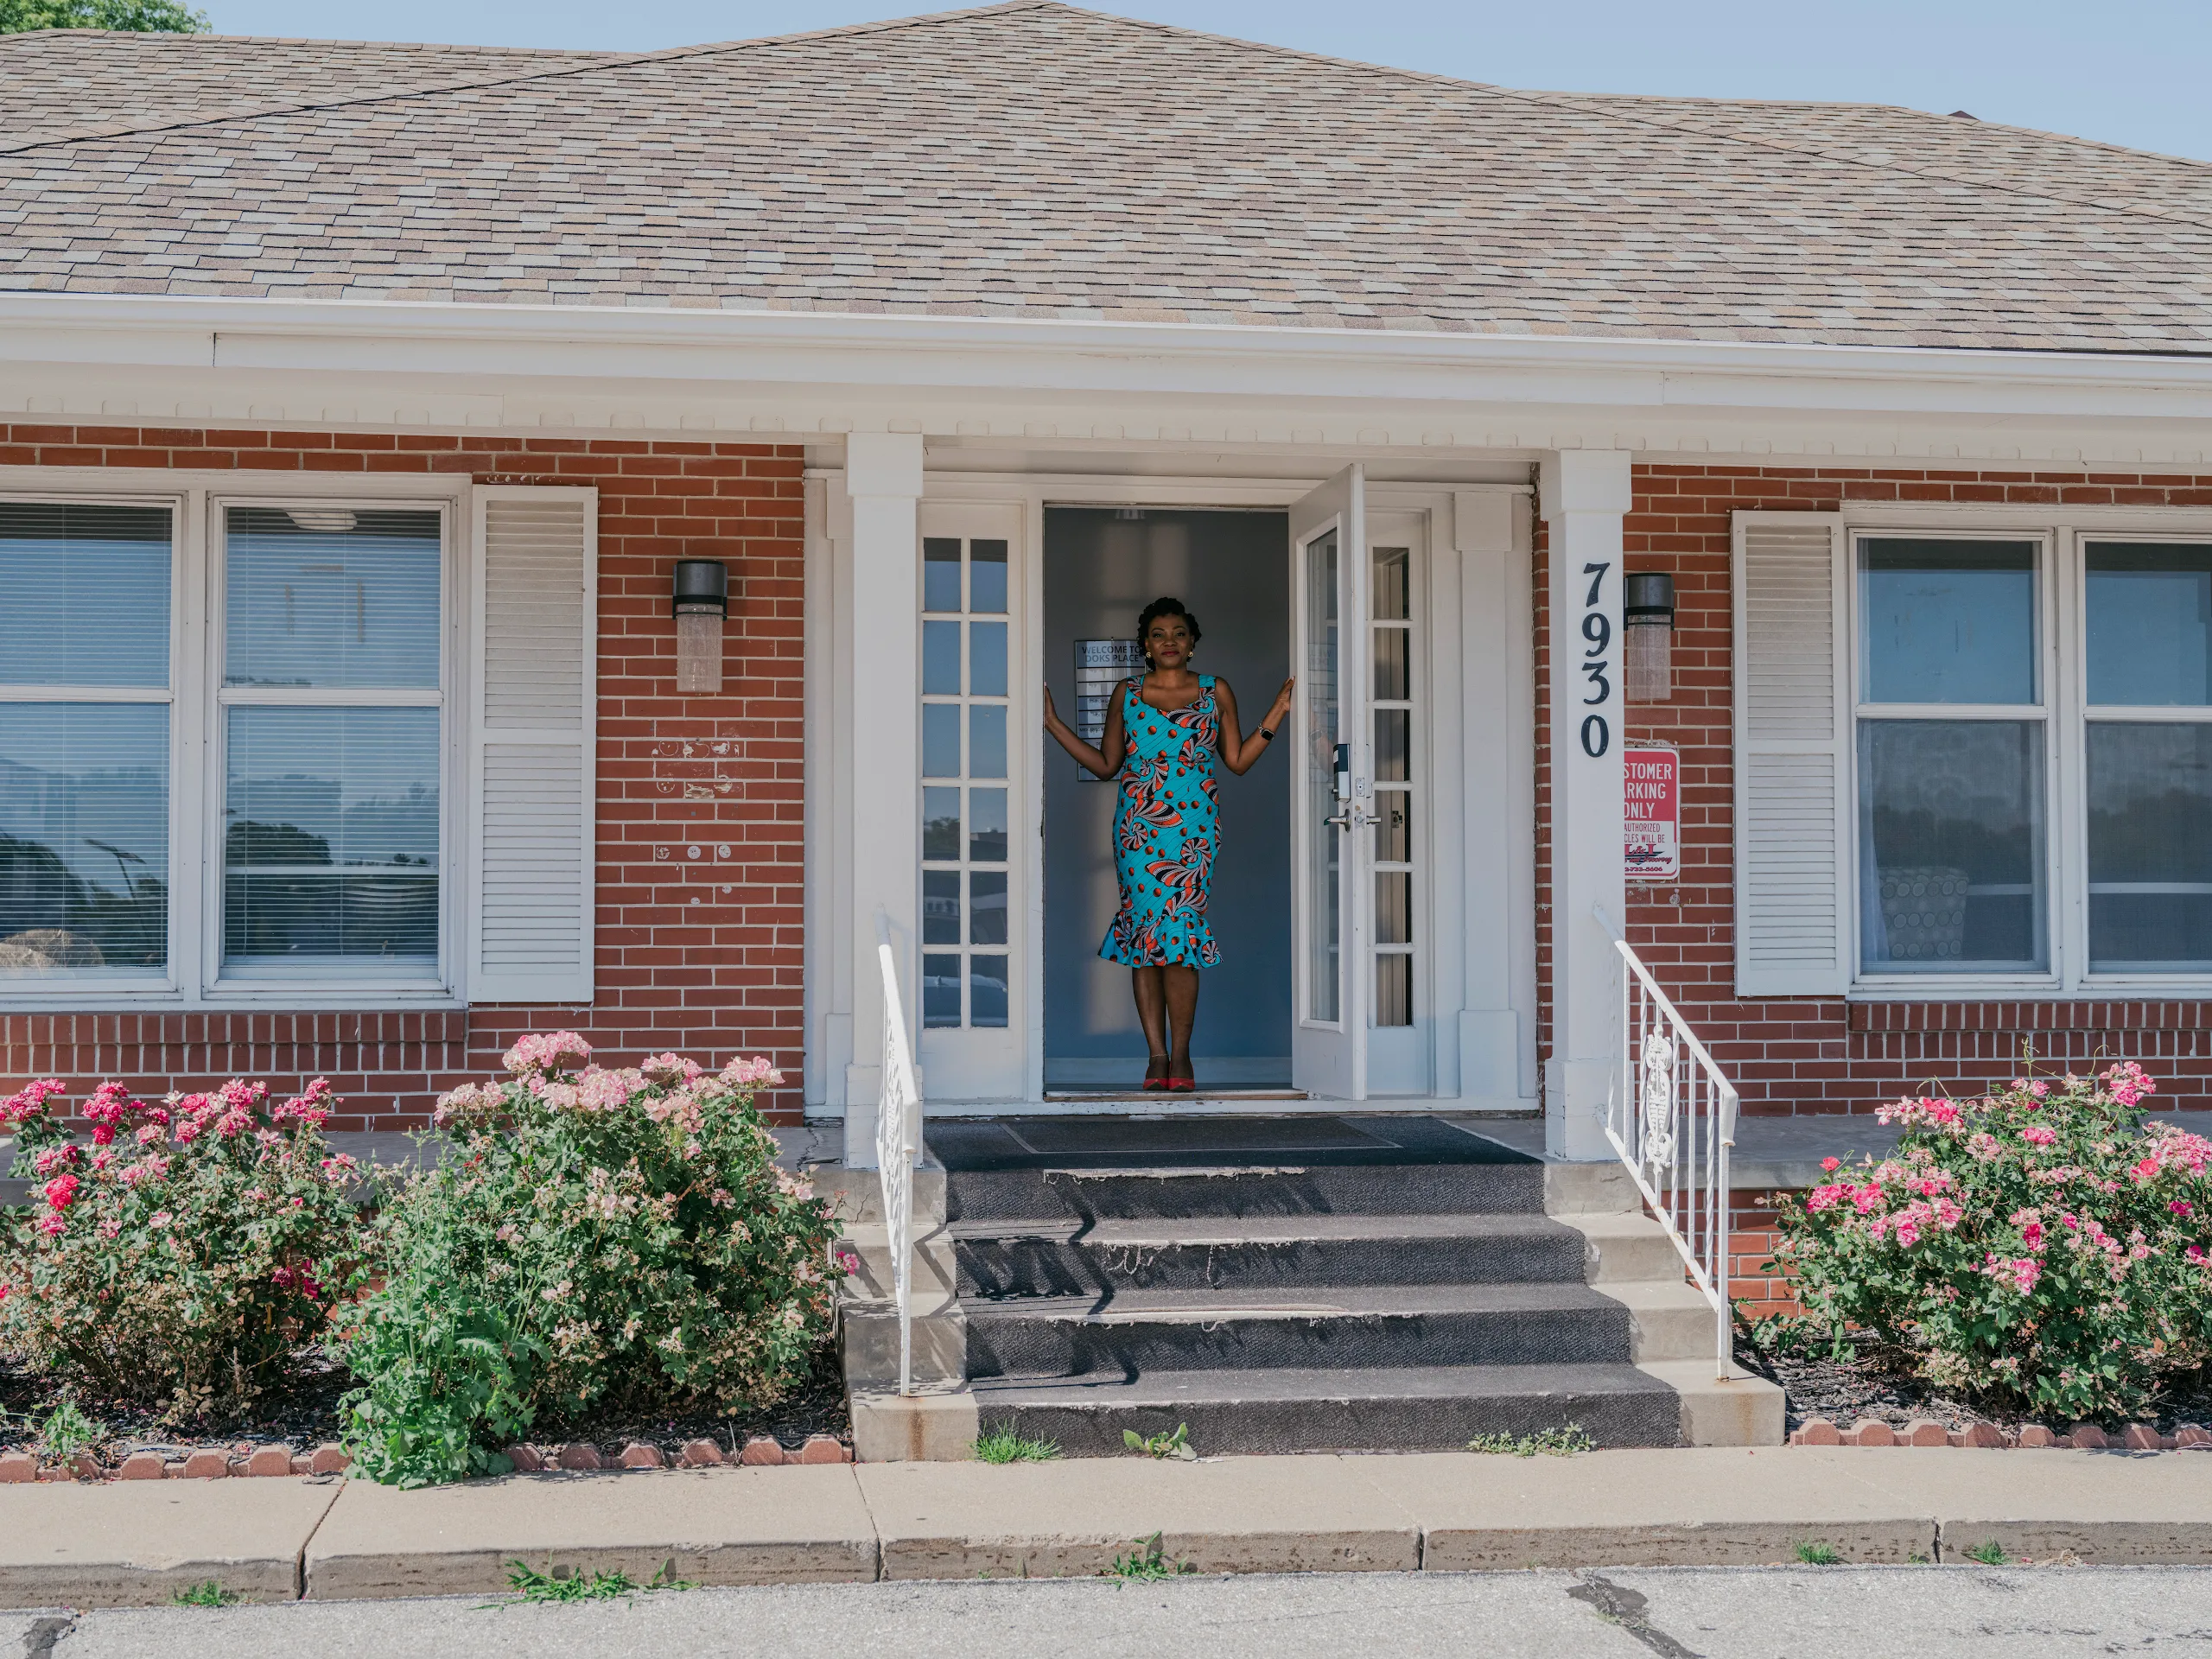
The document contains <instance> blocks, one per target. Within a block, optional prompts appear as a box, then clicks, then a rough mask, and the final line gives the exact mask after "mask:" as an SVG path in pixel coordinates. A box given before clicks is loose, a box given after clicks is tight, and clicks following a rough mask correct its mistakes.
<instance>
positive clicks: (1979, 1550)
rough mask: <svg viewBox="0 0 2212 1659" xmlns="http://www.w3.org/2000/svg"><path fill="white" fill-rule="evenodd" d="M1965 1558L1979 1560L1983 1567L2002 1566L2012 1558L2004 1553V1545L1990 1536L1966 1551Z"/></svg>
mask: <svg viewBox="0 0 2212 1659" xmlns="http://www.w3.org/2000/svg"><path fill="white" fill-rule="evenodd" d="M1967 1560H1970V1561H1980V1563H1981V1564H1982V1565H1983V1566H1984V1567H2002V1566H2004V1565H2005V1563H2006V1562H2007V1561H2009V1560H2012V1557H2011V1556H2009V1555H2007V1554H2005V1546H2004V1545H2002V1544H2000V1543H1999V1542H1998V1541H1996V1540H1995V1539H1994V1538H1991V1539H1987V1540H1986V1541H1983V1542H1981V1543H1979V1544H1976V1545H1975V1546H1974V1548H1972V1549H1970V1550H1968V1551H1967Z"/></svg>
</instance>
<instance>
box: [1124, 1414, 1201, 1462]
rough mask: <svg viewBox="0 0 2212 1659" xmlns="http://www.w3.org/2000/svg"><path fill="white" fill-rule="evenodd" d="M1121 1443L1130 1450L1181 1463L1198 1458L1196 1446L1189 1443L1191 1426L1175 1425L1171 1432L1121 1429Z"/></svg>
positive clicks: (1186, 1424)
mask: <svg viewBox="0 0 2212 1659" xmlns="http://www.w3.org/2000/svg"><path fill="white" fill-rule="evenodd" d="M1122 1444H1123V1445H1124V1446H1128V1448H1129V1450H1130V1451H1132V1452H1145V1453H1147V1455H1149V1456H1151V1457H1155V1458H1174V1459H1178V1460H1179V1461H1180V1462H1183V1463H1196V1462H1197V1461H1198V1448H1197V1447H1196V1446H1192V1444H1191V1426H1190V1425H1189V1424H1188V1423H1178V1424H1176V1425H1175V1432H1174V1433H1173V1434H1140V1433H1137V1432H1136V1430H1135V1429H1134V1428H1125V1429H1123V1430H1122Z"/></svg>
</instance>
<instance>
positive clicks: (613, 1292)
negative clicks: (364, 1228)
mask: <svg viewBox="0 0 2212 1659" xmlns="http://www.w3.org/2000/svg"><path fill="white" fill-rule="evenodd" d="M671 1077H672V1078H674V1077H681V1073H680V1072H674V1073H671ZM541 1082H543V1083H544V1084H547V1086H546V1087H545V1088H543V1090H536V1089H532V1088H530V1087H526V1086H524V1085H523V1084H505V1085H501V1086H498V1087H486V1086H482V1085H480V1086H478V1087H477V1088H475V1089H474V1090H472V1091H471V1092H470V1095H469V1096H468V1100H467V1105H468V1108H469V1109H468V1111H467V1114H466V1115H465V1116H462V1117H461V1118H459V1119H458V1120H455V1121H454V1122H453V1129H454V1138H453V1139H452V1141H450V1143H449V1144H448V1149H447V1152H446V1154H445V1156H444V1159H443V1160H442V1162H441V1163H440V1164H439V1166H437V1167H435V1168H434V1169H432V1170H429V1171H428V1172H426V1173H423V1174H422V1175H419V1176H418V1177H416V1179H415V1180H414V1181H412V1182H411V1183H410V1185H408V1186H407V1187H406V1188H405V1189H404V1191H403V1192H400V1193H399V1194H398V1195H397V1197H396V1198H394V1200H393V1201H392V1203H391V1205H390V1206H389V1208H388V1210H387V1211H386V1213H385V1218H384V1221H383V1223H382V1225H381V1230H380V1237H379V1254H380V1256H381V1259H382V1261H383V1262H384V1263H385V1281H384V1283H383V1284H382V1286H381V1287H379V1288H378V1289H377V1290H376V1291H375V1292H374V1294H372V1295H370V1296H369V1297H368V1298H367V1300H365V1302H364V1303H363V1305H362V1306H361V1308H360V1312H359V1321H358V1324H357V1325H356V1327H355V1329H354V1331H353V1332H352V1334H351V1335H350V1336H349V1338H347V1340H346V1344H345V1349H344V1357H345V1358H346V1363H348V1364H349V1365H351V1367H352V1368H353V1373H354V1375H355V1376H356V1377H357V1378H358V1379H359V1382H360V1384H361V1386H360V1387H359V1389H356V1390H355V1391H354V1393H353V1394H352V1395H348V1396H347V1398H346V1402H345V1409H346V1420H347V1432H346V1443H347V1445H348V1446H349V1448H352V1449H353V1450H354V1455H355V1459H356V1466H357V1468H359V1470H360V1471H361V1472H363V1473H365V1474H368V1475H370V1476H372V1477H373V1478H377V1479H378V1480H385V1481H389V1482H391V1483H393V1484H424V1483H427V1482H434V1481H442V1480H453V1479H459V1478H463V1477H465V1476H467V1475H469V1474H473V1473H478V1472H482V1471H484V1470H485V1469H486V1467H487V1466H488V1459H490V1458H492V1457H493V1456H494V1455H495V1453H494V1452H493V1451H492V1450H491V1449H490V1448H492V1447H495V1446H500V1445H505V1444H507V1443H510V1442H511V1441H512V1440H513V1439H515V1438H517V1437H518V1436H519V1435H521V1434H522V1433H524V1431H525V1430H526V1429H527V1428H529V1427H531V1425H532V1424H533V1423H535V1422H537V1421H540V1420H541V1419H543V1418H546V1417H549V1416H556V1415H557V1416H569V1417H572V1416H575V1415H577V1414H582V1413H584V1412H587V1411H590V1410H594V1409H597V1408H601V1407H604V1406H607V1405H610V1404H615V1403H633V1404H645V1403H651V1404H661V1403H677V1402H690V1403H700V1402H707V1403H712V1404H714V1405H716V1406H734V1405H737V1404H741V1403H752V1404H757V1405H766V1404H771V1403H772V1402H774V1401H775V1400H777V1399H778V1398H779V1397H780V1396H781V1395H782V1394H783V1393H784V1392H785V1390H787V1389H789V1388H790V1387H791V1385H792V1384H793V1383H795V1382H796V1381H798V1378H799V1377H800V1376H803V1375H804V1373H805V1371H806V1370H807V1369H808V1368H809V1366H810V1363H811V1361H812V1357H813V1355H814V1351H815V1350H816V1349H817V1347H818V1346H819V1345H820V1344H821V1343H822V1342H823V1340H824V1339H825V1338H826V1337H827V1334H828V1330H829V1308H830V1295H831V1289H832V1287H831V1283H830V1281H829V1277H828V1275H827V1274H826V1273H824V1272H823V1269H822V1268H821V1266H820V1265H819V1264H820V1263H821V1262H823V1260H824V1258H825V1257H826V1255H827V1252H828V1248H829V1239H830V1236H831V1235H832V1233H833V1232H834V1230H835V1229H834V1224H833V1223H832V1221H831V1220H830V1217H829V1210H828V1206H827V1205H825V1204H823V1202H822V1201H821V1200H819V1199H818V1198H815V1197H814V1195H813V1193H812V1192H811V1191H810V1190H809V1189H807V1188H805V1187H804V1186H803V1185H800V1184H799V1183H798V1182H796V1181H795V1180H793V1179H791V1178H790V1177H788V1176H784V1175H782V1174H781V1173H779V1171H778V1170H777V1169H776V1167H775V1166H774V1163H773V1161H772V1160H773V1156H774V1151H775V1142H774V1141H773V1139H772V1137H771V1136H768V1135H766V1133H765V1132H764V1130H763V1128H762V1126H761V1124H760V1118H759V1115H758V1114H757V1112H756V1111H755V1110H754V1109H753V1103H752V1100H751V1097H750V1095H749V1092H747V1090H743V1089H741V1088H737V1087H733V1086H729V1085H728V1084H726V1083H725V1082H723V1081H721V1080H718V1079H715V1078H714V1077H712V1076H711V1075H710V1074H701V1075H700V1076H699V1077H694V1078H691V1079H690V1080H689V1081H684V1082H682V1083H680V1084H678V1083H677V1082H675V1081H673V1080H672V1081H671V1083H668V1084H659V1083H647V1082H645V1080H644V1079H643V1078H642V1077H639V1074H637V1073H625V1072H607V1071H600V1070H598V1069H597V1068H593V1069H592V1070H590V1071H587V1072H585V1073H583V1074H582V1075H581V1076H580V1077H577V1078H576V1079H575V1080H574V1081H573V1082H569V1081H566V1080H563V1078H561V1077H558V1076H554V1077H549V1078H546V1079H541ZM585 1100H588V1101H589V1103H588V1104H582V1103H581V1102H583V1101H585ZM678 1129H680V1130H681V1133H675V1132H674V1131H676V1130H678Z"/></svg>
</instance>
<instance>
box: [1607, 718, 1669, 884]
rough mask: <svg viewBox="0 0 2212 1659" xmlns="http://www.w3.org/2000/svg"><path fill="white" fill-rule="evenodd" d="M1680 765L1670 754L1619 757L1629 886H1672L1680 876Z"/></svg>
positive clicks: (1637, 751) (1636, 751)
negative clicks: (1661, 883)
mask: <svg viewBox="0 0 2212 1659" xmlns="http://www.w3.org/2000/svg"><path fill="white" fill-rule="evenodd" d="M1679 760H1680V757H1679V756H1677V755H1676V754H1675V751H1674V750H1672V749H1649V748H1628V749H1624V750H1623V751H1622V752H1621V817H1622V821H1623V828H1624V829H1626V831H1627V849H1626V850H1627V855H1628V879H1629V880H1630V881H1672V880H1674V879H1675V877H1676V876H1678V875H1680V874H1681V873H1682V862H1681V842H1682V791H1681V770H1680V766H1679V765H1678V762H1679Z"/></svg>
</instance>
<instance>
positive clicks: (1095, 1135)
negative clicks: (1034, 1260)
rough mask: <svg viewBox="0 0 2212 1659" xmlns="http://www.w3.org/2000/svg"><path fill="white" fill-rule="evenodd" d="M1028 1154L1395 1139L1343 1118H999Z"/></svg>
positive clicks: (1363, 1144) (1337, 1148) (1330, 1145)
mask: <svg viewBox="0 0 2212 1659" xmlns="http://www.w3.org/2000/svg"><path fill="white" fill-rule="evenodd" d="M1000 1121H1001V1123H1002V1124H1003V1125H1004V1127H1005V1128H1006V1131H1007V1134H1008V1135H1012V1136H1013V1137H1014V1139H1015V1140H1016V1141H1020V1143H1021V1145H1022V1147H1024V1148H1025V1149H1026V1150H1027V1151H1030V1152H1033V1153H1038V1154H1044V1155H1046V1156H1060V1155H1064V1154H1081V1153H1094V1152H1111V1153H1139V1154H1141V1153H1169V1154H1181V1153H1216V1152H1266V1153H1275V1152H1364V1151H1366V1150H1368V1149H1370V1148H1371V1147H1387V1146H1389V1145H1391V1144H1392V1143H1391V1142H1390V1141H1387V1140H1385V1139H1383V1137H1382V1136H1381V1135H1370V1134H1369V1133H1368V1132H1367V1131H1366V1130H1364V1129H1363V1128H1357V1127H1356V1126H1355V1125H1353V1124H1351V1123H1348V1122H1345V1121H1344V1119H1343V1118H1341V1117H1201V1118H1158V1119H1154V1118H1128V1117H1031V1118H1020V1119H1012V1118H1006V1119H1001V1120H1000Z"/></svg>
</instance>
